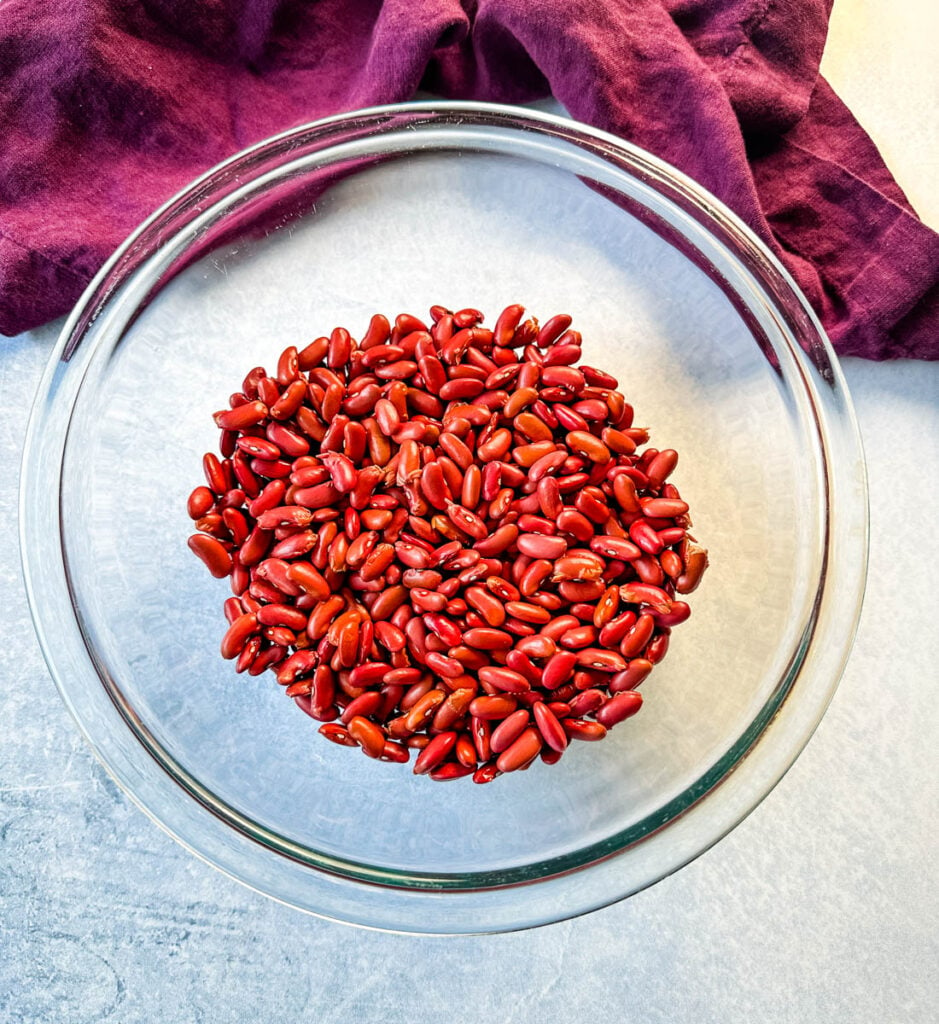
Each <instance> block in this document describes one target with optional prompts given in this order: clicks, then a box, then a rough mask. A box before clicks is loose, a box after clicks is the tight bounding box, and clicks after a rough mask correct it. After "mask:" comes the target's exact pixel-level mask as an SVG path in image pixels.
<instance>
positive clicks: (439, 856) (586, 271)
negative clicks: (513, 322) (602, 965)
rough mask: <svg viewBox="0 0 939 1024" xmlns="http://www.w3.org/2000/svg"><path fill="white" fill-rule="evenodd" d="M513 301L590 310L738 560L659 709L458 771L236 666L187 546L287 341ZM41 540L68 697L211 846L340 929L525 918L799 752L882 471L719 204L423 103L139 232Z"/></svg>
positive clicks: (257, 161) (41, 617) (663, 443)
mask: <svg viewBox="0 0 939 1024" xmlns="http://www.w3.org/2000/svg"><path fill="white" fill-rule="evenodd" d="M509 302H522V303H524V304H525V305H526V306H527V307H528V309H529V310H530V312H531V313H532V314H534V315H536V316H538V317H539V318H541V319H544V318H546V317H548V316H550V315H552V314H554V313H556V312H561V311H565V312H568V313H570V314H572V315H573V316H574V319H575V326H576V327H577V328H578V329H579V330H581V331H582V332H583V335H584V339H585V343H584V359H585V362H588V363H591V364H594V365H598V366H601V367H604V368H606V369H608V370H609V371H610V372H612V373H614V374H615V375H616V376H617V377H618V378H619V379H620V381H621V387H622V389H623V390H624V391H625V393H626V395H627V398H628V400H629V401H630V402H632V403H633V404H634V406H635V408H636V411H637V423H640V424H642V425H645V426H648V427H649V428H650V429H651V431H652V443H653V444H654V445H655V446H656V447H659V448H664V447H675V448H677V449H678V450H679V451H680V452H681V456H682V458H681V463H680V465H679V468H678V470H677V472H676V474H675V477H674V479H675V480H676V482H677V483H678V484H679V486H680V488H681V491H682V493H683V495H684V496H686V497H687V498H688V499H689V500H690V501H691V503H692V508H693V512H694V517H695V528H696V529H695V533H696V535H697V536H698V538H699V539H700V540H701V541H702V543H704V544H705V545H706V546H707V547H708V548H709V550H710V554H711V568H710V570H709V572H708V573H707V575H706V576H705V579H704V582H703V584H702V586H701V587H700V589H699V590H698V592H696V593H695V594H694V596H693V598H692V602H693V609H694V613H693V615H692V617H691V619H690V621H689V622H688V623H686V624H685V625H683V626H682V627H680V628H679V629H676V631H675V635H674V637H673V642H672V645H671V651H670V653H669V655H668V657H667V658H666V660H665V661H664V662H663V663H662V664H661V665H659V666H658V667H657V668H656V670H655V672H654V673H653V675H652V676H651V677H650V679H649V680H648V681H647V682H646V684H645V685H644V687H643V693H644V696H645V706H644V708H643V711H642V713H641V714H640V715H639V716H638V717H637V718H635V719H633V720H631V721H630V722H628V723H626V724H625V725H622V726H620V727H619V728H618V729H616V730H615V731H614V732H613V733H612V734H611V735H610V737H609V738H608V739H607V740H605V741H604V742H603V743H598V744H574V749H572V750H570V751H569V753H568V755H567V756H565V758H564V760H563V761H562V762H561V764H560V765H558V766H556V767H553V768H546V767H545V766H543V765H540V764H538V765H536V766H535V767H534V768H533V769H532V770H530V771H528V772H524V773H520V774H517V775H513V776H507V777H505V778H502V779H499V780H497V782H495V783H494V784H492V785H488V786H474V785H473V784H472V783H471V782H469V780H463V781H461V782H456V783H452V784H450V785H438V784H434V783H431V782H430V781H428V780H427V779H424V778H415V777H414V776H413V775H412V774H411V772H410V769H409V768H408V767H405V766H398V765H389V764H382V763H376V762H372V761H369V760H368V759H367V758H364V757H361V756H359V755H357V754H356V753H354V752H351V751H346V750H343V749H341V748H338V747H335V746H333V745H331V744H329V743H327V742H326V741H324V740H323V739H322V738H321V737H319V736H317V735H316V731H315V729H316V726H315V723H313V722H312V721H311V720H310V719H308V718H307V717H306V716H305V715H303V714H301V713H300V712H299V711H298V710H297V709H296V708H295V707H294V706H293V704H292V703H291V702H290V701H289V700H286V699H285V698H284V695H283V691H282V690H281V688H280V687H278V686H277V685H276V684H275V682H274V680H273V678H272V677H270V676H269V675H267V676H264V677H261V678H256V679H253V678H246V677H241V676H236V675H235V674H234V672H233V669H232V666H231V665H230V664H229V663H225V662H222V660H221V659H220V658H219V655H218V641H219V638H220V635H221V633H222V631H223V628H224V625H223V619H222V611H221V605H222V602H223V600H224V599H225V597H227V596H228V594H229V590H228V583H227V581H216V580H212V579H211V578H210V577H209V576H208V574H207V573H206V572H205V568H204V566H202V565H201V564H200V563H199V562H198V561H197V560H196V559H195V558H194V557H193V556H192V554H191V553H190V552H189V551H188V549H187V547H186V537H187V536H188V534H189V533H190V532H191V524H190V522H189V520H188V517H187V516H186V512H185V504H186V496H187V494H188V493H189V491H190V489H191V488H192V487H193V486H194V485H195V484H197V483H199V482H201V469H200V459H201V455H202V453H203V452H204V451H207V450H210V449H214V447H215V444H216V438H217V432H216V430H215V427H214V425H213V423H212V421H211V418H210V413H211V412H212V411H213V410H215V409H217V408H221V407H223V406H225V404H226V402H227V397H228V394H229V393H230V392H231V391H233V390H236V389H237V387H238V386H239V382H240V381H241V378H242V376H243V374H244V372H245V371H246V370H247V369H248V368H249V367H251V366H254V365H257V364H262V365H268V366H272V365H273V363H274V361H275V360H276V356H277V354H278V352H279V351H280V350H281V349H282V348H283V347H284V346H285V345H287V344H290V343H296V344H298V345H302V344H304V343H306V342H307V341H309V340H311V339H312V338H313V337H315V336H317V335H318V334H320V333H322V332H324V331H327V330H329V329H330V328H332V327H333V326H335V325H336V324H343V325H345V326H347V327H348V328H349V329H350V330H351V331H352V332H353V334H360V333H361V332H362V331H363V330H364V328H365V326H366V324H367V322H368V318H369V316H370V315H371V314H372V313H373V312H375V311H383V312H386V313H389V314H394V313H397V312H400V311H405V310H407V311H411V312H414V313H417V314H419V315H421V314H425V313H426V310H427V308H428V307H429V306H430V305H431V304H433V303H441V304H444V305H446V306H449V307H451V308H458V307H461V306H465V305H471V306H475V307H478V308H481V309H483V310H484V311H487V314H488V315H489V316H490V317H492V316H494V315H495V314H496V312H498V310H500V309H501V308H502V307H503V306H505V305H506V304H507V303H509ZM21 541H22V550H23V561H24V567H25V573H26V579H27V586H28V592H29V600H30V604H31V606H32V611H33V616H34V619H35V623H36V627H37V630H38V633H39V637H40V640H41V643H42V647H43V650H44V652H45V656H46V659H47V661H48V663H49V667H50V669H51V671H52V674H53V676H54V677H55V679H56V682H57V684H58V687H59V689H60V691H61V693H62V696H63V698H64V700H65V702H66V704H67V705H68V706H69V708H70V710H71V712H72V714H73V715H74V716H75V718H76V720H77V722H78V724H79V726H80V727H81V729H82V731H83V732H84V734H85V736H86V738H87V739H88V741H89V743H90V744H91V746H92V747H93V748H94V750H95V751H96V753H97V755H98V756H99V757H100V758H101V760H102V761H103V763H104V764H105V766H106V767H107V769H108V770H109V771H110V772H111V773H112V774H113V776H114V777H115V778H116V779H117V780H118V782H119V783H120V784H121V785H122V786H123V787H124V789H125V790H126V791H127V792H128V794H130V796H131V797H132V798H133V799H134V800H135V801H136V802H137V803H138V804H139V805H140V806H141V807H142V808H143V809H144V810H145V811H146V812H147V813H148V814H150V815H151V816H152V817H153V818H154V819H155V820H156V821H157V822H158V823H159V824H160V825H162V826H163V827H164V828H165V829H167V830H168V831H169V832H170V833H171V834H172V835H174V836H175V837H176V838H177V839H179V840H180V841H181V842H182V843H183V844H184V845H186V846H187V847H189V848H190V849H191V850H193V851H194V852H196V853H197V854H199V855H200V856H202V857H204V858H205V859H206V860H207V861H209V862H210V863H212V864H214V865H215V866H216V867H218V868H220V869H221V870H223V871H225V872H227V873H228V874H230V875H232V876H233V877H235V878H237V879H239V880H240V881H242V882H244V883H246V884H248V885H250V886H252V887H254V888H256V889H258V890H260V891H262V892H264V893H267V894H268V895H270V896H273V897H275V898H277V899H279V900H283V901H285V902H287V903H289V904H293V905H294V906H296V907H300V908H302V909H304V910H308V911H312V912H314V913H317V914H321V915H323V916H326V917H330V918H334V919H337V920H342V921H347V922H354V923H356V924H360V925H366V926H371V927H377V928H385V929H395V930H402V931H419V932H430V933H459V932H485V931H499V930H508V929H514V928H522V927H527V926H532V925H537V924H542V923H546V922H549V921H555V920H558V919H561V918H564V917H570V916H572V915H575V914H579V913H583V912H585V911H589V910H591V909H593V908H596V907H600V906H603V905H606V904H609V903H611V902H613V901H615V900H618V899H621V898H623V897H624V896H627V895H629V894H631V893H634V892H636V891H637V890H639V889H641V888H643V887H644V886H647V885H649V884H651V883H652V882H655V881H656V880H658V879H660V878H662V877H663V876H664V875H667V874H669V873H670V872H672V871H674V870H676V869H677V868H679V867H681V866H682V865H683V864H685V863H687V862H688V861H689V860H691V859H692V858H693V857H695V856H696V855H698V854H699V853H701V852H702V851H703V850H705V849H706V848H707V847H709V846H710V845H711V844H712V843H714V842H716V841H717V840H718V839H719V838H720V837H721V836H723V835H724V834H725V833H726V832H727V831H728V830H730V829H731V828H733V827H734V825H736V824H737V823H738V822H739V821H740V820H741V818H743V817H744V816H745V815H746V814H747V813H748V812H749V811H750V810H752V808H753V807H754V806H755V805H756V804H757V803H758V802H759V801H760V800H761V799H762V798H763V797H764V796H765V795H766V794H767V793H768V792H769V790H770V789H771V788H772V786H773V785H774V784H775V783H776V782H777V781H778V780H779V778H780V777H781V776H782V774H783V773H784V772H785V771H786V769H787V768H788V767H789V766H790V765H791V764H792V762H793V761H794V760H795V758H796V756H797V755H798V753H799V751H800V750H801V748H802V746H803V745H804V744H805V743H806V741H807V740H808V738H809V736H810V734H811V733H812V731H813V729H814V728H815V726H816V725H817V723H818V721H819V720H820V718H821V716H822V714H823V712H824V709H825V707H826V706H827V704H828V701H829V700H830V698H831V696H832V693H833V691H834V689H835V686H836V683H837V680H838V678H839V676H840V673H841V670H842V667H843V665H844V662H845V659H846V657H847V653H848V650H849V648H850V644H851V641H852V638H853V633H854V629H855V625H856V622H857V618H858V614H859V610H860V604H861V598H862V593H863V588H864V580H865V571H866V550H867V512H866V489H865V474H864V463H863V457H862V453H861V448H860V443H859V439H858V433H857V429H856V425H855V422H854V418H853V414H852V410H851V406H850V402H849V399H848V396H847V394H846V392H845V388H844V382H843V380H842V377H841V373H840V371H839V369H838V365H837V362H836V361H835V358H834V356H833V355H832V352H831V349H830V348H829V346H828V343H827V341H826V340H825V338H824V336H823V334H822V332H821V329H820V327H819V325H818V323H817V321H816V319H815V317H814V316H813V315H812V313H811V311H810V310H809V308H808V306H807V305H806V302H805V300H804V299H803V298H802V297H801V296H800V295H799V293H798V292H797V291H796V289H795V288H794V286H793V284H792V282H791V280H790V278H789V277H788V276H787V274H786V273H785V272H784V271H783V269H782V268H781V267H780V265H779V263H778V262H777V261H776V260H775V259H774V258H773V256H772V255H770V253H769V252H768V251H767V250H766V249H765V248H764V246H763V245H761V244H760V242H759V241H757V239H756V238H755V237H754V236H753V234H752V233H751V232H750V231H748V230H747V229H746V228H745V227H744V226H743V225H742V224H741V223H740V222H739V221H738V220H737V219H736V218H735V217H734V216H733V214H731V213H730V212H728V211H727V210H726V209H725V208H724V207H723V206H722V205H721V204H720V203H719V202H717V201H716V200H715V199H714V198H713V197H712V196H710V195H709V194H707V193H706V192H705V191H704V190H703V189H701V188H700V187H699V186H698V185H696V184H695V183H694V182H692V181H690V180H689V179H688V178H686V177H684V176H683V175H682V174H680V173H678V172H677V171H675V170H674V169H672V168H670V167H668V166H667V165H665V164H663V163H662V162H661V161H659V160H657V159H655V158H653V157H651V156H650V155H648V154H647V153H645V152H643V151H641V150H639V149H637V148H635V147H633V146H630V145H628V144H627V143H624V142H622V141H621V140H618V139H616V138H613V137H612V136H609V135H606V134H604V133H603V132H599V131H594V130H592V129H590V128H587V127H584V126H582V125H578V124H575V123H572V122H570V121H567V120H564V119H561V118H557V117H554V116H550V115H545V114H539V113H534V112H531V111H527V110H522V109H516V108H511V107H502V106H488V105H477V104H464V103H446V104H443V103H441V104H409V105H403V106H394V107H384V108H377V109H373V110H367V111H362V112H357V113H355V114H350V115H347V116H342V117H337V118H332V119H329V120H325V121H320V122H317V123H316V124H312V125H308V126H306V127H303V128H299V129H296V130H293V131H290V132H287V133H285V134H283V135H280V136H278V137H276V138H273V139H271V140H269V141H267V142H264V143H261V144H260V145H258V146H255V147H253V148H251V149H249V150H246V151H245V152H244V153H242V154H240V155H239V156H237V157H235V158H233V159H232V160H230V161H228V162H226V163H224V164H222V165H220V166H219V167H217V168H215V169H214V170H212V171H210V172H209V173H208V174H206V175H205V176H203V177H202V178H200V179H198V180H197V181H196V182H194V183H193V184H192V185H191V186H190V187H189V188H187V189H186V190H185V191H184V192H182V193H180V194H179V195H178V196H177V197H176V198H174V199H173V200H172V201H170V202H169V203H168V204H167V205H166V206H164V207H163V208H162V209H161V210H159V211H158V212H157V213H156V214H155V215H154V216H153V217H151V218H150V220H148V221H147V222H146V223H145V224H144V225H143V226H142V227H141V228H140V229H139V230H138V231H137V232H136V233H135V234H134V235H133V236H132V237H131V238H130V239H129V240H128V241H127V243H126V244H125V245H124V246H123V247H122V248H121V249H120V250H119V251H118V252H117V253H116V254H115V256H114V257H113V259H112V260H111V261H110V262H109V263H108V264H107V266H105V267H104V269H103V270H102V271H101V273H100V274H99V275H98V277H97V278H96V280H95V281H94V282H93V283H92V285H91V286H90V287H89V289H88V291H87V292H86V294H85V296H84V298H83V299H82V301H81V302H80V304H79V306H78V308H77V309H76V310H75V312H74V313H73V314H72V316H71V318H70V319H69V321H68V323H67V325H66V327H65V329H64V332H63V336H62V338H61V340H60V342H59V345H58V347H57V349H56V351H55V353H54V356H53V359H52V361H51V363H50V366H49V368H48V371H47V373H46V375H45V377H44V379H43V382H42V385H41V387H40V390H39V395H38V398H37V400H36V404H35V408H34V410H33V414H32V420H31V423H30V428H29V435H28V439H27V444H26V452H25V460H24V472H23V484H22V504H21ZM808 817H810V815H809V814H807V818H808ZM807 823H808V822H807Z"/></svg>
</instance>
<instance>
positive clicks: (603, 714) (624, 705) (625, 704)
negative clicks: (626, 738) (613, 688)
mask: <svg viewBox="0 0 939 1024" xmlns="http://www.w3.org/2000/svg"><path fill="white" fill-rule="evenodd" d="M641 707H642V694H641V693H637V692H636V691H635V690H627V691H625V692H623V693H617V694H616V695H615V696H614V697H611V698H610V699H609V700H608V701H607V702H606V703H605V704H604V705H603V707H602V708H600V709H599V710H598V711H597V712H596V715H595V717H596V720H597V721H598V722H599V723H600V725H603V726H605V727H606V728H607V729H612V728H613V726H614V725H618V724H619V723H620V722H622V721H625V719H627V718H631V717H632V716H633V715H634V714H636V712H637V711H638V710H639V709H640V708H641Z"/></svg>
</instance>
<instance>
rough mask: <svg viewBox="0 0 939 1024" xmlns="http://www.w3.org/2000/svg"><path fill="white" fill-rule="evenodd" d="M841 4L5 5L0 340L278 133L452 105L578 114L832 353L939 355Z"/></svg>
mask: <svg viewBox="0 0 939 1024" xmlns="http://www.w3.org/2000/svg"><path fill="white" fill-rule="evenodd" d="M829 7H830V0H628V2H624V0H567V2H565V3H558V2H557V0H464V2H463V3H462V4H461V3H459V2H458V0H384V2H381V0H318V2H315V3H310V2H303V0H202V2H201V3H199V4H193V3H190V2H187V0H140V2H138V3H134V4H129V3H126V2H124V0H83V2H82V3H80V4H76V3H74V2H73V0H44V2H43V3H42V4H36V3H35V2H34V0H6V2H5V3H3V4H2V5H0V332H3V333H5V334H15V333H18V332H19V331H22V330H26V329H28V328H31V327H34V326H37V325H39V324H41V323H44V322H45V321H47V320H49V319H51V318H53V317H55V316H57V315H59V314H61V313H63V312H65V311H67V310H68V309H69V308H70V306H71V305H72V304H73V303H74V302H75V301H76V300H77V298H78V297H79V295H80V294H81V291H82V289H83V288H84V287H85V285H86V284H87V283H88V281H89V280H90V278H91V276H92V275H93V274H94V272H95V271H96V270H97V269H98V268H99V267H100V266H101V264H102V263H103V262H104V261H105V259H107V257H108V256H109V255H110V253H111V252H112V251H113V250H114V249H115V248H116V247H117V246H118V245H119V244H120V243H121V241H122V240H123V239H124V238H125V237H126V236H127V234H128V233H129V232H130V231H131V230H132V229H133V228H134V227H135V226H136V225H137V224H138V223H139V222H140V221H141V220H143V219H144V218H145V217H146V216H147V215H148V214H150V213H151V212H152V211H153V209H155V208H156V207H157V206H158V205H159V204H160V203H162V202H163V201H164V200H165V199H167V198H168V197H169V196H170V195H172V194H173V193H174V192H175V191H177V190H178V189H179V188H181V187H182V186H183V185H185V184H186V183H187V182H188V181H189V180H191V179H192V178H193V177H195V176H196V175H197V174H199V173H201V172H202V171H204V170H206V169H207V168H208V167H210V166H212V165H213V164H214V163H217V162H218V161H219V160H222V159H224V158H225V157H227V156H230V155H231V154H232V153H234V152H236V151H237V150H239V149H241V148H243V147H245V146H247V145H249V144H250V143H252V142H256V141H258V140H260V139H262V138H264V137H266V136H268V135H271V134H273V133H275V132H278V131H282V130H283V129H285V128H289V127H292V126H295V125H298V124H302V123H304V122H306V121H310V120H314V119H315V118H318V117H322V116H324V115H327V114H334V113H337V112H340V111H343V110H352V109H355V108H358V107H363V106H370V105H374V104H378V103H389V102H396V101H401V100H406V99H409V98H411V97H412V96H413V95H414V94H415V92H416V91H417V90H419V89H425V90H429V91H431V92H434V93H436V94H439V95H443V96H447V97H453V98H465V99H479V100H493V101H498V102H509V103H519V102H528V101H531V100H534V99H537V98H541V97H544V96H546V95H549V94H553V95H554V96H555V97H556V98H557V99H558V100H559V101H560V102H561V103H562V104H564V106H565V107H566V108H567V109H568V110H569V111H570V113H571V114H572V116H574V117H576V118H578V119H579V120H582V121H585V122H587V123H589V124H593V125H596V126H597V127H600V128H604V129H606V130H608V131H611V132H614V133H616V134H617V135H619V136H621V137H623V138H625V139H628V140H630V141H632V142H635V143H637V144H638V145H640V146H643V147H644V148H646V149H648V150H650V151H651V152H653V153H655V154H657V155H658V156H660V157H662V158H664V159H665V160H667V161H669V162H670V163H672V164H674V165H675V166H677V167H679V168H680V169H681V170H683V171H685V172H686V173H688V174H690V175H691V176H692V177H694V178H696V179H697V180H698V181H700V182H701V183H702V184H703V185H704V186H705V187H707V188H708V189H710V190H711V191H712V192H714V193H715V195H717V196H718V197H719V198H720V199H722V200H723V201H724V202H725V203H727V204H728V205H729V206H730V207H731V208H732V209H734V210H735V211H736V212H737V213H738V214H739V215H740V216H741V217H742V218H743V219H744V220H745V221H746V222H747V223H748V224H749V225H750V226H751V227H752V228H753V229H754V230H755V231H756V232H757V233H758V234H759V235H760V236H761V237H762V238H763V239H764V240H765V241H767V242H768V243H769V244H770V245H771V246H772V248H773V249H774V251H775V252H776V253H777V254H778V255H779V256H780V257H781V258H782V260H783V261H784V262H785V264H786V265H787V266H788V268H789V269H790V271H791V272H792V273H793V275H794V276H795V278H796V280H797V281H798V282H799V284H800V285H801V287H802V289H803V290H804V291H805V293H806V295H807V296H808V298H809V300H810V301H811V302H812V304H813V305H814V307H815V309H816V310H817V311H818V313H819V314H820V316H821V318H822V322H823V323H824V325H825V327H826V328H827V330H828V332H829V335H830V336H831V338H832V341H833V342H834V344H835V347H836V348H837V349H838V351H839V352H841V353H842V354H847V355H861V356H867V357H869V358H874V359H884V358H892V357H897V356H915V357H920V358H939V329H937V328H939V236H937V235H936V234H935V233H934V232H933V231H931V230H930V229H929V228H927V227H926V226H924V225H923V224H922V223H921V222H920V221H919V220H918V219H917V217H916V215H915V213H914V212H913V210H912V209H911V207H910V205H909V203H908V202H907V201H906V198H905V197H904V195H903V193H902V192H901V190H900V188H899V187H898V186H897V184H896V182H895V181H894V180H893V179H892V177H891V176H890V173H889V171H888V170H887V169H886V167H885V166H884V164H883V161H882V160H881V158H880V156H879V154H878V152H877V149H876V147H875V146H874V144H873V143H872V142H871V141H870V139H869V138H868V137H867V135H866V134H865V133H864V131H863V129H862V128H861V127H860V126H859V125H858V124H857V122H856V121H855V120H854V119H853V118H852V116H851V114H850V113H849V112H848V111H847V109H846V108H845V107H844V106H843V105H842V104H841V102H840V101H839V100H838V98H837V97H836V96H835V95H834V93H833V92H832V90H831V89H830V88H829V87H828V85H827V84H826V83H825V82H824V81H823V80H822V79H821V78H820V77H819V75H818V65H819V61H820V59H821V55H822V49H823V46H824V42H825V35H826V31H827V23H828V13H829Z"/></svg>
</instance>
